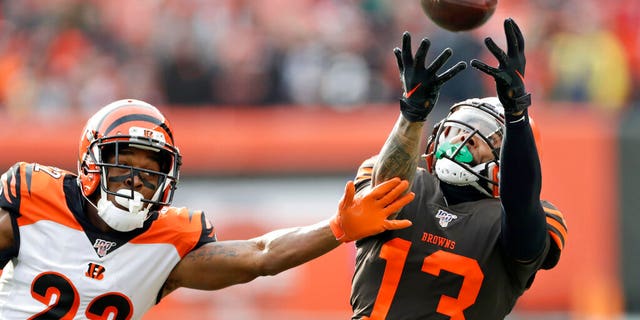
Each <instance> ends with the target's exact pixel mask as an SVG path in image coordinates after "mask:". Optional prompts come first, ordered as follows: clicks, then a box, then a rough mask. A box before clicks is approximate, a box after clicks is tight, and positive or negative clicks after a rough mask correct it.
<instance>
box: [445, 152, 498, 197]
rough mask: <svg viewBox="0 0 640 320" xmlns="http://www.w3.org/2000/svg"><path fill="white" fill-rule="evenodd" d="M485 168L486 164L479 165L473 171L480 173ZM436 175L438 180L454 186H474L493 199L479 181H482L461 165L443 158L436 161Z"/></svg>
mask: <svg viewBox="0 0 640 320" xmlns="http://www.w3.org/2000/svg"><path fill="white" fill-rule="evenodd" d="M484 167H485V164H484V163H481V164H478V165H476V166H474V167H472V168H471V169H472V170H473V171H474V172H476V173H478V172H479V171H481V170H483V169H484ZM434 171H435V173H436V176H437V177H438V179H440V180H442V181H444V182H446V183H449V184H451V185H454V186H472V187H474V188H476V189H477V190H478V191H480V192H482V193H483V194H485V195H487V196H489V197H493V196H492V195H491V194H489V192H487V190H486V189H485V188H483V187H482V186H481V185H480V184H479V183H478V181H479V180H480V179H479V178H478V177H477V176H476V175H474V174H472V173H470V172H469V171H467V169H465V168H463V167H462V166H461V165H459V164H458V163H456V162H455V161H452V160H451V159H448V158H441V159H438V160H437V161H436V165H435V170H434Z"/></svg>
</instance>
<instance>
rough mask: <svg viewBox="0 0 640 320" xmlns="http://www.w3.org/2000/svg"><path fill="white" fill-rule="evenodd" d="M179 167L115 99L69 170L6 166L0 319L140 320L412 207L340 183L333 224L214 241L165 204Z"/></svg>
mask: <svg viewBox="0 0 640 320" xmlns="http://www.w3.org/2000/svg"><path fill="white" fill-rule="evenodd" d="M180 164H181V156H180V152H179V150H178V148H177V147H176V146H175V144H174V138H173V131H172V129H171V126H170V124H169V122H168V121H167V119H166V118H165V117H164V116H163V115H162V114H161V113H160V111H158V109H157V108H155V107H154V106H152V105H150V104H148V103H145V102H142V101H138V100H119V101H116V102H113V103H111V104H109V105H107V106H105V107H104V108H102V109H101V110H99V111H98V112H97V113H96V114H95V115H94V116H92V117H91V118H90V119H89V121H88V122H87V125H86V127H85V129H84V131H83V132H82V135H81V137H80V152H79V159H78V172H77V174H73V173H71V172H67V171H64V170H60V169H58V168H55V167H51V166H45V165H41V164H37V163H24V162H20V163H17V164H15V165H14V166H13V167H12V168H10V169H9V170H8V171H7V172H6V173H5V174H3V175H2V178H1V183H0V267H1V268H3V272H2V276H1V278H0V318H2V319H139V318H141V317H142V315H143V314H144V313H145V312H146V311H147V310H149V308H151V307H152V306H153V305H155V304H156V303H158V302H159V301H160V300H161V299H162V298H163V297H165V296H166V295H168V294H169V293H170V292H172V291H173V290H175V289H177V288H180V287H187V288H194V289H201V290H216V289H221V288H224V287H227V286H230V285H234V284H238V283H245V282H248V281H251V280H252V279H254V278H256V277H258V276H267V275H275V274H277V273H279V272H281V271H284V270H286V269H289V268H292V267H295V266H297V265H299V264H301V263H304V262H306V261H309V260H311V259H313V258H315V257H318V256H320V255H322V254H324V253H326V252H328V251H330V250H332V249H333V248H335V247H337V246H338V245H339V244H340V243H341V242H346V241H351V240H356V239H359V238H362V237H365V236H369V235H372V234H375V233H379V232H381V231H384V230H386V229H398V228H405V227H407V226H409V225H410V224H411V223H410V222H409V221H396V220H388V219H387V217H388V216H389V215H390V214H392V213H393V212H395V211H397V210H399V209H400V208H402V207H403V206H404V205H406V204H407V203H409V202H410V201H411V200H412V198H413V193H406V192H407V188H408V185H409V183H408V182H407V181H401V180H400V179H399V178H396V179H392V180H390V181H389V183H383V184H381V185H380V186H376V188H374V189H373V191H372V192H371V193H369V194H367V195H358V196H357V197H354V196H355V187H354V184H353V182H351V181H350V182H348V183H347V186H346V188H345V194H344V196H343V198H342V199H341V201H340V204H339V206H338V210H337V213H336V215H335V216H334V217H333V218H332V219H327V221H323V222H319V223H317V224H315V225H310V226H305V227H295V228H290V229H284V230H277V231H274V232H270V233H268V234H265V235H263V236H260V237H257V238H255V239H250V240H244V241H239V240H238V241H216V235H215V232H214V227H213V225H212V224H211V223H210V222H209V221H208V219H207V218H206V217H205V215H204V214H203V212H202V211H197V210H189V209H187V208H176V207H171V200H172V198H173V194H174V191H175V189H176V184H177V183H178V178H179V173H180ZM365 213H366V214H365Z"/></svg>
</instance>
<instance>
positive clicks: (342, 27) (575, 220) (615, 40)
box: [0, 0, 640, 319]
mask: <svg viewBox="0 0 640 320" xmlns="http://www.w3.org/2000/svg"><path fill="white" fill-rule="evenodd" d="M519 2H520V1H514V0H511V1H508V0H502V1H500V3H499V8H498V11H497V12H496V14H495V15H494V17H493V18H492V20H491V21H490V22H489V23H488V24H487V25H485V26H483V27H481V28H479V29H477V30H475V31H473V32H470V33H450V32H445V31H442V30H439V29H437V28H436V27H434V26H433V25H432V24H431V23H430V22H429V21H428V20H426V18H425V17H424V15H423V14H422V13H421V12H420V11H419V6H418V1H417V0H400V1H390V0H389V1H383V0H379V1H375V0H371V1H344V2H340V1H329V0H314V1H311V0H299V1H284V0H280V1H279V0H263V1H239V0H228V1H215V2H212V1H197V0H188V1H177V0H167V1H151V0H143V1H135V2H134V1H127V2H124V1H98V0H95V1H80V0H76V1H74V0H55V1H36V0H25V1H19V2H18V1H15V2H12V1H6V2H2V3H1V4H0V5H1V6H0V10H1V11H0V18H1V21H0V34H1V36H0V150H1V151H0V167H3V168H8V167H9V166H10V165H12V164H13V163H14V162H16V161H29V162H40V163H43V164H51V165H56V166H59V167H61V168H64V169H68V170H71V171H75V163H76V157H77V141H78V136H79V133H80V130H81V128H82V126H83V125H84V122H85V121H86V118H87V117H88V116H89V115H90V114H91V113H92V112H93V111H95V110H97V109H98V108H99V107H101V106H102V105H104V104H106V103H108V102H110V101H111V100H115V99H119V98H123V97H133V98H139V99H143V100H146V101H148V102H151V103H153V104H155V105H157V106H158V107H159V108H160V109H162V110H163V111H164V112H165V113H166V114H167V116H168V117H169V119H171V120H172V123H173V127H174V130H175V132H176V140H177V143H178V145H179V147H180V149H181V151H182V154H183V156H184V166H183V172H182V173H183V179H182V181H181V184H180V189H179V191H178V193H177V196H176V199H175V204H176V205H179V206H189V207H191V208H198V209H203V210H205V212H206V213H207V214H208V215H209V216H210V217H211V219H212V220H213V221H214V223H215V224H216V229H217V233H218V236H219V238H220V239H221V240H225V239H241V238H248V237H252V236H257V235H260V234H262V233H264V232H266V231H269V230H272V229H274V228H281V227H288V226H294V225H300V224H307V223H313V222H316V221H319V220H320V219H324V218H327V217H329V216H330V215H331V214H332V213H333V211H334V210H335V205H336V203H337V201H338V200H339V197H340V194H341V192H342V188H343V186H344V183H345V181H346V180H348V179H351V178H353V174H354V170H355V169H356V168H357V166H358V165H359V163H360V161H361V160H362V159H364V158H365V157H367V156H369V155H372V154H375V153H376V152H377V151H378V150H379V148H380V147H381V145H382V143H383V142H384V140H385V138H386V135H387V133H388V131H389V130H390V129H391V127H392V126H393V123H394V122H395V120H396V117H397V116H398V111H397V105H396V104H395V102H394V101H395V99H397V96H398V93H399V92H400V91H399V90H400V89H399V87H398V85H399V83H398V82H399V81H398V79H397V70H396V69H395V60H394V58H393V55H392V53H391V52H392V51H391V50H392V48H393V47H394V46H397V45H399V40H400V35H401V33H402V31H404V30H409V31H411V32H412V34H413V35H414V43H417V38H419V37H422V36H428V37H429V38H431V39H432V41H433V43H434V45H433V49H432V50H431V51H432V52H431V53H432V54H433V53H437V52H439V50H441V48H443V47H445V46H451V47H452V48H453V49H454V57H453V59H452V60H469V59H470V58H474V57H481V58H484V59H487V60H489V59H492V58H490V57H487V56H486V55H485V53H484V51H483V50H484V49H483V48H482V45H481V41H482V38H483V37H485V36H487V35H490V36H492V37H493V38H494V39H496V41H497V42H498V43H499V44H500V43H503V40H502V38H503V37H504V36H503V31H502V23H501V22H502V20H503V19H504V18H505V17H508V16H511V17H514V18H515V19H516V21H517V22H518V23H519V24H520V26H521V27H522V29H523V31H524V33H525V37H526V40H527V57H528V65H527V74H526V79H527V85H528V88H529V90H531V91H532V92H533V94H534V107H533V108H532V110H531V112H532V115H533V117H534V118H535V120H536V123H537V125H538V126H539V127H540V129H541V131H542V136H543V139H542V165H543V185H544V186H543V197H544V198H546V199H549V200H550V201H551V202H553V203H554V204H556V205H557V206H558V207H559V208H561V209H562V211H563V212H564V214H565V216H566V218H567V220H568V226H569V239H568V243H567V247H566V250H565V252H564V256H563V258H562V259H561V261H560V264H559V265H558V267H557V268H556V269H554V270H553V271H550V272H540V273H539V274H538V276H537V278H536V282H535V283H534V285H533V288H532V289H531V290H530V291H528V292H527V293H526V294H525V296H524V297H523V298H522V299H521V300H520V301H519V303H518V304H517V306H516V309H515V311H514V313H513V315H511V316H510V319H621V318H632V317H633V316H629V314H637V313H638V312H640V270H638V268H637V267H636V266H637V265H638V264H639V263H640V248H638V246H637V245H636V244H638V243H640V235H638V234H637V232H636V231H635V229H636V227H635V226H638V225H640V217H638V211H640V210H639V209H640V199H638V197H637V187H636V186H635V182H636V181H638V178H640V171H639V170H638V169H637V168H636V167H637V165H636V164H637V163H640V152H639V151H638V149H639V147H640V129H639V128H640V126H639V124H640V114H638V111H637V110H636V109H637V107H638V106H639V104H638V101H639V100H638V94H637V92H639V90H638V89H639V87H640V86H639V82H638V79H640V63H639V61H640V32H638V31H640V30H639V27H637V25H636V24H637V23H636V22H637V21H638V20H639V19H640V4H638V3H637V1H626V0H625V1H617V2H610V3H606V4H602V3H601V2H597V1H593V0H588V1H552V0H547V1H536V2H535V3H526V4H523V3H519ZM467 55H468V56H467ZM489 61H493V60H489ZM205 71H206V72H205ZM492 86H493V85H492V84H491V83H490V82H487V81H486V79H484V78H483V77H481V76H480V74H479V73H477V72H476V71H474V70H467V71H466V72H465V73H463V74H462V75H461V76H459V77H456V78H454V80H452V82H451V83H448V84H447V85H446V87H445V88H444V89H443V92H442V96H441V99H440V103H439V108H438V109H437V110H436V111H434V113H433V115H432V118H431V119H434V120H439V119H440V118H441V117H442V116H443V114H444V112H446V105H447V104H448V103H450V102H451V101H456V100H459V99H462V98H466V97H471V96H479V95H486V94H491V93H492ZM353 263H354V248H353V245H352V244H347V245H342V246H341V247H339V248H338V249H336V250H334V251H333V252H330V253H329V254H327V255H325V256H323V257H320V258H319V259H317V260H314V261H312V262H310V263H308V264H306V265H303V266H300V267H298V268H295V269H292V270H289V271H286V272H284V273H282V274H279V275H277V276H275V277H269V278H263V279H257V280H255V281H253V282H251V283H249V284H245V285H239V286H235V287H231V288H226V289H223V290H220V291H216V292H199V291H194V290H184V289H181V290H179V291H177V292H175V293H173V294H172V295H171V296H169V297H168V298H167V299H166V300H165V301H163V302H162V303H161V304H160V305H158V306H156V307H155V308H154V309H152V311H151V312H150V313H149V314H148V316H146V317H145V319H172V318H177V317H181V318H184V319H200V318H203V317H206V318H209V319H246V318H258V319H293V318H305V319H345V318H348V315H349V303H348V296H349V286H350V280H351V271H352V268H353ZM141 276H144V275H141ZM624 314H627V316H624Z"/></svg>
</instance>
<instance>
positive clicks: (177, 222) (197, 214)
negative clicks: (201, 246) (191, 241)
mask: <svg viewBox="0 0 640 320" xmlns="http://www.w3.org/2000/svg"><path fill="white" fill-rule="evenodd" d="M205 220H206V216H205V215H204V212H203V211H202V210H191V209H189V208H187V207H164V208H163V209H162V210H160V211H159V212H158V218H157V219H156V221H155V222H154V225H158V224H160V225H164V226H167V227H169V228H171V229H173V230H176V231H183V232H184V231H187V232H189V231H188V230H200V229H201V228H202V224H203V222H205Z"/></svg>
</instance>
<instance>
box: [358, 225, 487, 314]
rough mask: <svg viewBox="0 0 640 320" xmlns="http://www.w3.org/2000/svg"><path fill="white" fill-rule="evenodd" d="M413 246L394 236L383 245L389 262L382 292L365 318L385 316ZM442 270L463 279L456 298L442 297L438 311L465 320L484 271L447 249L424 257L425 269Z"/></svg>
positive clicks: (432, 272) (427, 270) (423, 269)
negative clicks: (466, 312) (467, 309)
mask: <svg viewBox="0 0 640 320" xmlns="http://www.w3.org/2000/svg"><path fill="white" fill-rule="evenodd" d="M410 247H411V242H409V241H407V240H404V239H400V238H395V239H392V240H390V241H388V242H387V243H385V244H384V245H383V246H382V249H381V250H380V258H382V259H384V260H386V261H387V265H386V266H385V269H384V275H383V277H382V284H381V286H380V291H379V292H378V296H377V297H376V302H375V304H374V305H373V311H372V312H371V316H370V317H369V318H366V319H369V320H377V319H385V318H386V316H387V313H388V312H389V308H390V307H391V301H393V296H394V295H395V293H396V289H397V288H398V283H399V282H400V276H401V275H402V271H403V270H402V269H404V263H405V261H406V260H407V256H408V254H409V248H410ZM442 270H446V271H449V272H452V273H455V274H458V275H461V276H462V277H463V278H464V280H463V281H462V286H461V287H460V292H459V293H458V297H457V298H456V297H450V296H446V295H442V296H441V297H440V302H439V303H438V307H437V309H436V312H438V313H441V314H444V315H447V316H450V317H451V320H464V319H465V318H464V314H463V311H464V309H466V308H468V307H470V306H471V305H473V304H474V303H475V301H476V298H477V297H478V293H479V292H480V286H481V285H482V280H483V279H484V274H483V273H482V270H481V269H480V265H479V264H478V261H476V260H475V259H471V258H467V257H465V256H461V255H459V254H455V253H451V252H448V251H442V250H438V251H436V252H434V253H432V254H430V255H428V256H426V257H425V258H424V261H423V262H422V269H421V271H422V272H425V273H428V274H431V275H434V276H439V275H440V271H442Z"/></svg>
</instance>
